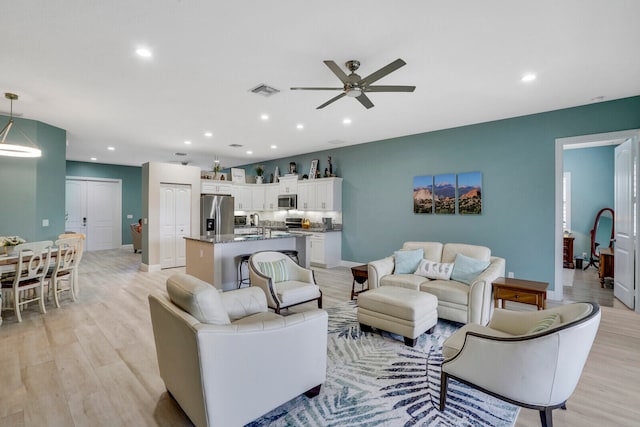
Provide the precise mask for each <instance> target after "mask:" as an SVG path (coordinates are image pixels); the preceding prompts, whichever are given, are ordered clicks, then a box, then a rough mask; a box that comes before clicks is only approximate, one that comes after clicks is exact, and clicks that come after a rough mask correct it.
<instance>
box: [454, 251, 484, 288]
mask: <svg viewBox="0 0 640 427" xmlns="http://www.w3.org/2000/svg"><path fill="white" fill-rule="evenodd" d="M487 267H489V261H480V260H479V259H475V258H470V257H468V256H464V255H462V254H457V255H456V260H455V262H454V263H453V272H452V273H451V280H455V281H457V282H462V283H466V284H467V285H471V284H472V283H473V280H474V279H475V278H476V277H477V276H478V275H479V274H480V273H482V272H483V271H484V270H485V269H486V268H487Z"/></svg>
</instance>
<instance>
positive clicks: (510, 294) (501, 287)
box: [493, 277, 549, 310]
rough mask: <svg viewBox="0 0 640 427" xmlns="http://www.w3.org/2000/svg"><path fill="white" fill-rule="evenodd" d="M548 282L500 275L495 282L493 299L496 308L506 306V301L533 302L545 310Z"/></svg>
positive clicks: (539, 308)
mask: <svg viewBox="0 0 640 427" xmlns="http://www.w3.org/2000/svg"><path fill="white" fill-rule="evenodd" d="M548 287H549V284H548V283H546V282H535V281H533V280H521V279H512V278H506V277H498V278H497V279H496V280H495V282H493V300H494V302H495V306H496V308H504V302H505V301H513V302H519V303H522V304H532V305H535V306H537V307H538V310H543V309H545V308H546V307H547V288H548Z"/></svg>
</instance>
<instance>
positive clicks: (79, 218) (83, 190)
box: [64, 180, 87, 245]
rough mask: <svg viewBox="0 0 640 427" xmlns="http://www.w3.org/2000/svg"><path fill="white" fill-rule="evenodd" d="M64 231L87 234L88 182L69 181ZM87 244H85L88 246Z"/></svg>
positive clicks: (66, 189) (65, 203)
mask: <svg viewBox="0 0 640 427" xmlns="http://www.w3.org/2000/svg"><path fill="white" fill-rule="evenodd" d="M64 205H65V222H64V230H65V231H73V232H74V233H84V234H85V235H86V234H87V181H77V180H67V181H66V185H65V201H64ZM86 243H87V242H85V245H86Z"/></svg>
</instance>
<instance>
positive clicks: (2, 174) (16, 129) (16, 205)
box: [0, 116, 67, 241]
mask: <svg viewBox="0 0 640 427" xmlns="http://www.w3.org/2000/svg"><path fill="white" fill-rule="evenodd" d="M8 120H9V118H8V117H7V116H0V126H3V127H4V125H5V124H6V122H7V121H8ZM22 132H24V134H25V135H26V136H28V138H29V139H30V140H31V141H32V142H33V143H35V145H37V146H38V148H40V150H42V157H40V158H19V157H0V183H1V184H0V235H2V236H7V235H18V236H20V237H22V238H24V239H26V240H28V241H36V240H56V239H57V238H58V235H59V234H60V233H62V232H63V231H64V191H65V189H64V173H65V172H64V171H65V157H66V139H67V133H66V131H65V130H63V129H60V128H57V127H54V126H51V125H48V124H46V123H42V122H38V121H35V120H27V119H20V118H14V126H13V129H12V130H11V132H10V133H9V138H8V140H7V142H12V143H18V144H30V142H29V140H28V139H27V138H25V136H24V135H23V134H22ZM44 219H48V220H49V226H48V227H43V226H42V220H44Z"/></svg>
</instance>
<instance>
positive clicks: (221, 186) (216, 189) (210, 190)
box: [200, 179, 233, 194]
mask: <svg viewBox="0 0 640 427" xmlns="http://www.w3.org/2000/svg"><path fill="white" fill-rule="evenodd" d="M221 182H222V183H221ZM232 191H233V187H232V185H231V183H224V181H212V180H207V179H203V180H201V181H200V193H201V194H232Z"/></svg>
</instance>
